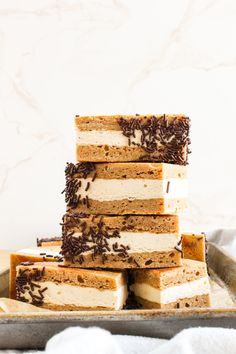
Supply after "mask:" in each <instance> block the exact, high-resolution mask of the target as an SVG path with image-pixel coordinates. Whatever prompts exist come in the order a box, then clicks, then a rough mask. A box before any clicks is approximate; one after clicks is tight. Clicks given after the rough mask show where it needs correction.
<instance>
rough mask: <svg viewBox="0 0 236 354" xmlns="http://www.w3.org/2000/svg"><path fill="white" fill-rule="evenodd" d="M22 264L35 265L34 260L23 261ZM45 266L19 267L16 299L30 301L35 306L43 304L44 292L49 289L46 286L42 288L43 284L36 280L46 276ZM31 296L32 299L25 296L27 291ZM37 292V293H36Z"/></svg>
mask: <svg viewBox="0 0 236 354" xmlns="http://www.w3.org/2000/svg"><path fill="white" fill-rule="evenodd" d="M21 264H22V265H25V266H29V265H33V264H34V263H32V262H23V263H21ZM44 271H45V268H43V269H42V270H41V269H38V268H33V269H19V272H18V275H17V277H16V300H19V301H23V302H28V303H30V304H32V305H35V306H42V305H43V299H44V295H43V293H44V292H45V291H46V290H47V288H46V287H44V288H42V286H41V285H39V284H36V283H35V282H37V281H40V280H41V279H42V278H43V276H44ZM27 291H28V294H29V295H30V297H31V300H29V299H27V298H26V297H25V293H26V292H27ZM35 292H36V294H35Z"/></svg>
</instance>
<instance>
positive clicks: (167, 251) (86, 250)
mask: <svg viewBox="0 0 236 354" xmlns="http://www.w3.org/2000/svg"><path fill="white" fill-rule="evenodd" d="M62 234H63V237H62V239H63V243H62V247H61V254H62V255H63V257H64V258H65V261H64V264H65V265H67V266H72V267H81V268H91V267H101V268H116V269H117V268H121V269H122V268H155V267H158V268H159V267H160V268H163V267H173V266H180V265H181V251H180V250H179V247H178V246H179V244H180V242H181V237H180V234H179V219H178V216H176V215H158V216H157V215H147V216H144V215H127V216H98V215H97V216H94V215H93V216H92V215H85V214H81V213H80V214H78V213H67V214H65V215H64V217H63V222H62Z"/></svg>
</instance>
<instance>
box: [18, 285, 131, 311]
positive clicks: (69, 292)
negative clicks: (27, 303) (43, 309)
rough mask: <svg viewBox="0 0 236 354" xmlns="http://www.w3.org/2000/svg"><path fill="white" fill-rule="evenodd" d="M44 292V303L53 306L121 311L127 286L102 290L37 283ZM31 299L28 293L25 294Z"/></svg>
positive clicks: (125, 297)
mask: <svg viewBox="0 0 236 354" xmlns="http://www.w3.org/2000/svg"><path fill="white" fill-rule="evenodd" d="M36 283H37V284H39V285H41V287H42V288H45V287H47V290H46V291H44V293H43V295H44V299H43V301H44V303H45V304H53V305H65V306H66V305H75V306H78V307H91V308H92V307H105V308H112V309H114V310H121V309H122V308H123V306H124V304H125V302H126V299H127V296H128V291H127V286H126V285H122V286H120V287H119V288H117V289H116V290H100V289H97V288H91V287H82V286H76V285H70V284H66V283H60V284H58V283H53V282H51V281H46V282H36ZM24 296H25V297H26V298H28V299H29V300H30V299H31V297H30V295H29V294H28V293H26V294H24Z"/></svg>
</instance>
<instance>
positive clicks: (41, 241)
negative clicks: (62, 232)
mask: <svg viewBox="0 0 236 354" xmlns="http://www.w3.org/2000/svg"><path fill="white" fill-rule="evenodd" d="M61 243H62V238H61V236H57V237H45V238H37V247H54V246H61Z"/></svg>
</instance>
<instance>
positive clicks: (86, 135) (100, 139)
mask: <svg viewBox="0 0 236 354" xmlns="http://www.w3.org/2000/svg"><path fill="white" fill-rule="evenodd" d="M141 134H142V132H141V131H140V130H136V131H135V138H133V137H132V142H135V143H137V144H140V143H141ZM76 142H77V144H78V145H110V146H127V145H128V138H127V137H126V136H124V135H123V133H122V131H121V130H119V131H116V130H88V131H87V130H86V131H82V130H79V129H77V139H76Z"/></svg>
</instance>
